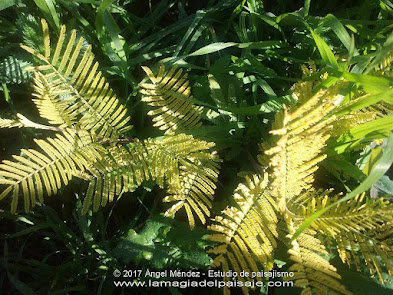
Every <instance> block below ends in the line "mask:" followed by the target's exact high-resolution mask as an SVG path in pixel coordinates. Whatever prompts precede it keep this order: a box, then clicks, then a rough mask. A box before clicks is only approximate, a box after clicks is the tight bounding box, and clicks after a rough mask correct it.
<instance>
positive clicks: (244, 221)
mask: <svg viewBox="0 0 393 295" xmlns="http://www.w3.org/2000/svg"><path fill="white" fill-rule="evenodd" d="M265 176H266V175H265ZM246 180H247V183H246V184H243V183H241V184H239V186H238V187H237V189H236V190H235V193H234V200H235V201H236V204H237V206H236V207H227V208H226V209H225V210H224V211H223V212H222V213H223V214H222V215H221V216H217V217H216V218H215V219H214V224H213V225H211V226H209V228H210V230H212V231H214V232H215V233H213V234H211V235H210V236H209V237H208V239H209V240H212V241H215V242H218V243H219V244H218V245H217V246H216V247H214V248H213V249H210V250H209V251H208V252H209V253H213V254H215V255H216V257H215V258H214V261H213V263H212V267H218V266H221V267H222V269H223V271H225V272H226V271H228V270H233V271H235V272H237V273H238V274H240V272H241V271H242V270H244V271H247V272H249V273H251V272H259V271H260V270H261V269H260V267H262V268H263V269H264V270H265V271H269V270H270V269H271V268H272V267H273V251H274V249H275V248H276V243H277V242H276V237H277V235H278V233H277V230H276V226H277V222H278V220H277V216H276V204H275V201H274V199H273V198H272V196H271V195H270V191H269V190H268V189H267V185H268V183H267V178H266V177H265V179H260V178H259V177H258V176H256V175H254V176H253V178H252V179H250V178H246ZM228 279H229V278H228V277H225V278H224V280H226V281H228ZM238 279H239V280H242V281H243V282H244V281H245V280H246V278H241V277H238ZM248 279H250V278H248ZM256 279H258V280H260V279H261V278H256ZM243 292H244V293H245V294H248V290H247V288H246V287H244V288H243Z"/></svg>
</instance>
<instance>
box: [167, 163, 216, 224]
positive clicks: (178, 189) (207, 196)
mask: <svg viewBox="0 0 393 295" xmlns="http://www.w3.org/2000/svg"><path fill="white" fill-rule="evenodd" d="M218 168H219V165H218V163H217V162H213V161H212V160H210V159H208V160H204V161H201V162H199V165H198V167H194V165H193V164H191V165H190V164H186V165H181V166H180V169H179V170H180V175H179V183H177V182H176V181H172V179H171V178H170V179H169V181H168V190H167V193H168V194H169V195H168V196H166V197H165V198H164V200H163V201H164V202H176V203H175V204H174V205H173V206H172V207H171V208H169V209H168V210H167V211H166V212H165V216H171V215H173V214H175V213H176V212H177V211H178V210H180V209H181V208H182V207H184V208H185V210H186V213H187V217H188V222H189V224H190V228H191V229H193V228H194V226H195V221H194V216H193V212H194V213H195V214H196V215H197V216H198V218H199V219H200V221H201V222H202V223H203V224H205V222H206V218H205V216H210V208H211V207H212V204H211V201H213V196H214V190H215V189H216V184H215V182H217V177H218V172H219V170H218Z"/></svg>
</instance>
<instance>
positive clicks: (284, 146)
mask: <svg viewBox="0 0 393 295" xmlns="http://www.w3.org/2000/svg"><path fill="white" fill-rule="evenodd" d="M332 97H334V96H333V93H331V91H329V90H320V91H319V92H318V93H316V94H315V95H314V96H312V97H311V98H309V99H308V100H306V101H305V102H304V103H303V104H301V105H300V106H298V107H296V108H295V107H293V108H290V109H289V110H288V109H287V108H284V110H283V111H281V112H279V113H277V115H276V118H275V122H274V124H273V129H274V130H272V131H271V133H272V134H273V135H275V137H273V139H272V140H271V141H270V142H269V143H268V145H267V144H264V145H262V147H267V146H269V149H268V150H265V155H260V156H259V157H258V159H259V161H260V162H261V163H269V167H270V168H271V176H272V178H273V181H272V183H271V186H272V189H273V190H272V194H273V195H274V197H275V198H276V200H277V206H278V210H279V211H280V212H281V213H283V212H285V207H286V202H287V201H289V200H291V199H292V198H294V197H296V196H298V195H299V194H300V192H301V191H302V190H306V189H309V188H311V184H312V182H313V180H314V176H313V173H314V172H315V171H316V170H317V169H318V167H317V164H318V163H319V162H321V161H322V160H323V159H324V158H325V157H326V155H321V150H322V148H323V147H324V146H325V143H326V140H327V139H328V138H329V131H330V129H331V122H332V121H333V120H334V116H331V117H330V118H328V119H327V118H326V117H325V116H326V115H327V114H328V113H329V112H330V111H331V110H332V109H333V108H334V106H333V105H332V104H331V102H330V100H331V99H332ZM292 109H294V110H293V111H292Z"/></svg>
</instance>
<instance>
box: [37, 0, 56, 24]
mask: <svg viewBox="0 0 393 295" xmlns="http://www.w3.org/2000/svg"><path fill="white" fill-rule="evenodd" d="M34 2H35V4H36V5H37V6H38V8H39V9H40V10H41V12H42V14H43V15H44V16H45V18H46V19H47V20H48V22H49V23H50V24H51V26H53V27H54V28H55V29H57V30H59V29H60V19H59V15H58V14H57V12H56V9H55V6H54V2H53V0H34Z"/></svg>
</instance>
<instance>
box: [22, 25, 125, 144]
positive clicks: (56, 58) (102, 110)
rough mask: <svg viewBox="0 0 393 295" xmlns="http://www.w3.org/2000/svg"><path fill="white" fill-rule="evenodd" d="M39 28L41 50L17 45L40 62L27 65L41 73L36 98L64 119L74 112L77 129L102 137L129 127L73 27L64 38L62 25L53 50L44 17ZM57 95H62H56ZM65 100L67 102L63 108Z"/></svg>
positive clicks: (53, 117) (42, 109) (45, 109)
mask: <svg viewBox="0 0 393 295" xmlns="http://www.w3.org/2000/svg"><path fill="white" fill-rule="evenodd" d="M42 29H43V38H44V52H42V53H40V52H37V51H36V50H34V49H32V48H30V47H27V46H25V45H21V46H22V48H24V49H25V50H26V51H28V52H29V53H31V54H33V55H34V56H35V57H37V58H38V59H39V60H40V62H41V65H39V66H35V67H30V70H32V71H34V72H38V73H41V76H40V78H38V80H37V79H36V87H35V89H36V97H37V98H38V100H46V101H47V100H48V99H49V100H50V101H51V102H52V104H55V105H57V106H56V107H58V111H61V112H63V111H65V113H64V114H61V115H64V117H66V118H68V117H69V116H71V118H74V116H76V115H78V119H79V120H78V125H79V126H80V129H83V130H91V131H92V132H94V133H96V134H97V135H98V136H101V137H104V138H114V139H116V138H118V137H119V136H120V134H121V133H123V132H125V131H127V130H129V129H130V128H131V127H130V126H128V125H127V124H128V121H129V117H128V116H127V111H126V108H125V107H124V106H123V105H122V104H120V102H119V100H118V99H117V98H116V96H115V95H114V93H113V91H112V89H110V88H109V84H108V83H107V82H106V80H105V78H104V77H102V73H101V72H100V71H98V63H97V62H94V55H93V53H92V52H91V46H88V47H87V48H86V49H83V47H84V46H83V44H84V42H85V41H84V39H83V38H82V37H81V38H79V39H78V41H77V40H76V32H75V30H74V31H72V32H71V36H70V37H69V38H66V28H65V26H62V27H61V29H60V35H59V39H58V41H57V44H56V48H55V49H54V50H53V48H51V46H50V44H51V41H50V37H49V30H48V25H47V23H46V21H45V20H42ZM80 56H81V57H80ZM44 80H45V81H46V82H44ZM48 87H49V88H48ZM48 89H50V90H48ZM48 91H49V92H48ZM59 94H61V95H62V96H57V95H59ZM48 95H49V97H48ZM65 102H66V103H67V104H68V107H67V108H65ZM38 104H39V107H40V112H41V114H42V115H43V116H45V117H46V118H48V119H49V120H50V121H52V122H56V123H59V122H61V120H60V121H59V116H57V117H56V115H54V114H48V108H50V107H48V106H44V105H43V104H42V103H38ZM66 123H67V121H66ZM60 124H63V123H60Z"/></svg>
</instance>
